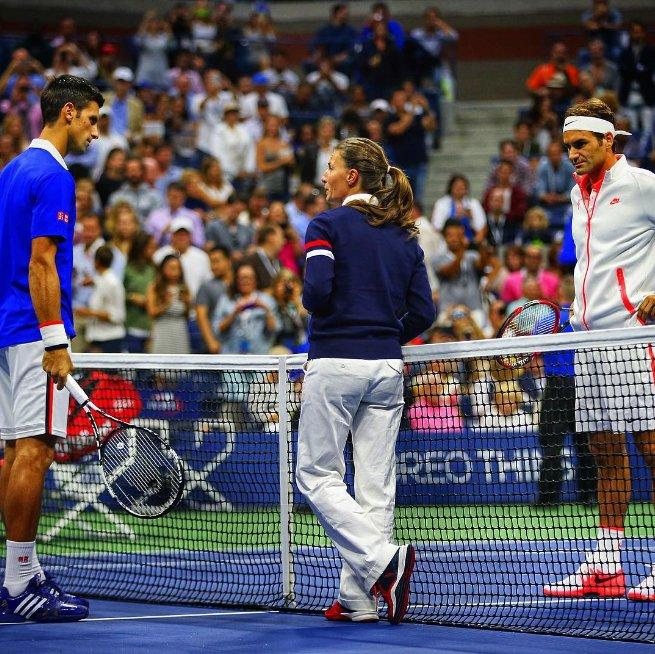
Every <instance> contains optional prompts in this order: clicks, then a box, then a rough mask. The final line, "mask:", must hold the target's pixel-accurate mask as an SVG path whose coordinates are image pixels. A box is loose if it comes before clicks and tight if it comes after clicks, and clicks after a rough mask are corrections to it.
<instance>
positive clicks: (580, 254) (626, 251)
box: [571, 155, 655, 331]
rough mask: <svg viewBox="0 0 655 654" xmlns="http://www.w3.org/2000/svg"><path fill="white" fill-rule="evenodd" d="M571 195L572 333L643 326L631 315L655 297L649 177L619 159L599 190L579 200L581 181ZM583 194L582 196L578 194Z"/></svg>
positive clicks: (654, 178)
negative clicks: (573, 244)
mask: <svg viewBox="0 0 655 654" xmlns="http://www.w3.org/2000/svg"><path fill="white" fill-rule="evenodd" d="M576 181H577V184H576V186H574V187H573V189H572V191H571V203H572V205H573V239H574V241H575V251H576V255H577V259H578V262H577V264H576V266H575V275H574V277H575V303H574V317H573V318H572V320H571V324H572V326H573V328H574V329H575V330H576V331H577V330H590V329H616V328H620V327H634V326H637V325H639V324H643V323H642V321H640V320H639V319H638V318H637V315H636V310H637V307H638V306H639V304H640V303H641V301H642V300H643V299H644V298H645V297H646V296H647V295H651V294H653V293H655V175H654V174H653V173H651V172H649V171H647V170H644V169H642V168H634V167H632V166H630V165H628V162H627V161H626V159H625V157H624V156H623V155H621V156H619V157H617V162H616V163H615V164H614V165H613V166H612V167H611V168H610V169H609V170H608V171H607V172H606V173H605V177H604V178H603V180H602V183H601V184H600V187H599V188H597V189H596V188H594V189H592V191H591V193H590V196H589V198H588V200H589V201H588V203H586V202H585V200H584V198H583V189H584V188H585V183H586V178H585V177H577V176H576ZM584 193H585V195H586V191H585V192H584Z"/></svg>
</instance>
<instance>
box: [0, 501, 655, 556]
mask: <svg viewBox="0 0 655 654" xmlns="http://www.w3.org/2000/svg"><path fill="white" fill-rule="evenodd" d="M60 515H61V514H60V513H46V514H44V515H43V517H42V519H41V527H40V532H41V533H44V532H45V531H46V530H47V529H48V528H49V527H51V526H52V525H53V524H55V522H56V521H57V520H58V519H59V517H60ZM119 515H120V519H121V520H122V522H123V523H124V524H126V525H129V527H131V529H132V530H133V532H134V534H135V538H134V539H133V540H128V539H126V538H119V537H117V534H116V531H115V527H114V526H113V525H112V524H111V523H110V522H109V521H108V520H107V518H106V517H105V516H104V515H102V514H100V513H95V512H91V511H87V512H84V513H82V514H80V516H79V517H78V518H77V519H75V520H74V521H72V522H71V523H70V524H69V525H68V526H67V527H65V528H64V529H63V530H62V531H61V533H60V534H59V535H58V536H57V538H56V539H54V540H53V541H52V542H49V543H40V545H39V552H40V553H42V554H59V553H64V552H71V551H75V550H79V551H84V550H87V551H88V549H90V548H92V549H93V551H94V552H98V553H100V552H141V551H153V550H157V549H161V550H207V549H210V550H241V549H251V548H266V547H275V546H278V545H279V544H280V514H279V512H278V511H277V510H269V509H261V510H250V511H232V512H220V511H211V510H202V511H201V510H190V509H189V510H178V511H175V512H173V513H170V514H168V515H166V516H164V517H162V518H158V519H156V520H140V519H138V518H135V517H133V516H130V515H125V514H119ZM597 525H598V513H597V510H596V508H595V507H587V506H583V505H579V504H562V505H559V506H556V507H548V508H541V507H535V506H531V505H527V504H480V505H444V506H429V507H428V506H406V507H399V508H397V509H396V538H397V539H398V540H399V541H402V542H408V541H411V542H415V543H422V542H425V543H429V542H440V541H455V542H456V541H486V540H488V541H499V540H503V541H512V540H522V541H530V540H535V541H537V540H538V541H544V540H580V539H582V540H586V539H592V538H595V535H596V527H597ZM654 533H655V506H653V505H652V504H646V503H643V504H633V505H631V507H630V510H629V512H628V516H627V521H626V536H627V537H629V538H639V537H651V536H652V535H653V534H654ZM291 542H292V544H294V545H298V546H302V545H306V544H307V543H311V544H312V545H313V546H318V547H320V546H323V545H327V539H326V537H325V535H324V533H323V530H322V529H321V527H320V526H319V525H318V523H317V521H316V519H315V517H314V516H313V515H312V514H311V513H309V512H307V511H295V512H294V513H293V514H292V524H291ZM0 554H4V542H2V541H0Z"/></svg>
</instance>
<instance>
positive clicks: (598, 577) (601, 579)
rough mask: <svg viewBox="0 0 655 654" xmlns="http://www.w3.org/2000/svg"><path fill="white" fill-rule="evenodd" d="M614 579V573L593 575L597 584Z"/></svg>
mask: <svg viewBox="0 0 655 654" xmlns="http://www.w3.org/2000/svg"><path fill="white" fill-rule="evenodd" d="M614 579H616V575H599V574H597V575H595V576H594V582H595V583H597V584H599V585H602V584H606V583H607V582H609V581H613V580H614Z"/></svg>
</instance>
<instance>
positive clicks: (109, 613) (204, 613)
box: [0, 600, 653, 654]
mask: <svg viewBox="0 0 655 654" xmlns="http://www.w3.org/2000/svg"><path fill="white" fill-rule="evenodd" d="M91 609H92V613H91V616H90V617H89V618H88V619H87V620H84V621H82V622H79V623H74V624H57V625H43V624H29V623H24V624H19V625H0V649H1V650H2V652H3V653H6V654H14V653H16V654H18V653H20V654H25V652H29V651H30V650H31V649H33V651H35V652H38V653H39V654H49V653H51V652H52V653H54V652H57V653H60V652H73V653H75V654H83V653H85V652H92V653H93V654H120V653H123V652H127V653H129V652H139V654H147V653H149V652H153V653H155V652H156V653H157V654H161V653H162V652H178V653H180V654H185V653H187V652H221V653H222V654H223V653H231V652H256V653H259V652H266V653H269V652H270V653H273V654H276V653H280V654H282V653H284V654H288V653H289V652H297V653H298V654H310V653H312V654H313V653H319V652H321V653H322V652H338V653H339V654H351V653H363V652H366V653H367V654H370V653H371V652H382V653H388V652H398V653H401V652H407V653H409V654H411V653H414V652H432V653H433V654H455V653H457V654H469V653H470V654H501V653H502V654H506V653H507V652H508V651H511V652H512V654H528V653H529V654H533V653H534V652H544V653H546V652H553V653H561V654H565V653H566V654H570V652H575V653H576V654H586V653H589V654H610V653H612V654H638V653H644V654H645V653H646V652H652V651H653V649H652V646H650V645H644V644H639V643H619V642H611V641H603V640H592V639H582V638H567V637H561V636H539V635H534V634H520V633H509V632H498V631H489V630H482V629H480V630H477V629H464V628H458V627H440V626H436V625H422V624H403V625H400V626H399V627H392V626H391V625H389V624H388V623H386V622H380V623H379V624H343V623H329V622H327V621H326V620H325V619H324V618H322V617H321V616H316V615H299V614H291V613H277V612H275V611H241V610H230V609H198V608H193V607H180V606H172V605H155V606H153V605H147V604H134V603H126V602H110V601H104V600H95V601H94V602H93V603H92V606H91Z"/></svg>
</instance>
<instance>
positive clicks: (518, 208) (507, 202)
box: [482, 161, 528, 223]
mask: <svg viewBox="0 0 655 654" xmlns="http://www.w3.org/2000/svg"><path fill="white" fill-rule="evenodd" d="M513 174H514V165H513V164H512V162H511V161H500V162H499V164H498V165H497V166H496V170H495V181H496V184H495V186H490V187H489V188H488V189H487V192H486V193H485V194H484V199H483V200H482V206H483V208H484V210H485V211H486V212H487V213H488V212H489V210H490V206H489V200H490V198H491V194H492V192H493V191H494V190H495V189H500V190H501V191H502V192H503V200H504V202H503V213H504V214H505V216H506V217H507V220H509V221H511V222H518V223H521V222H522V221H523V216H524V214H525V212H526V210H527V208H528V203H527V199H526V195H525V192H524V191H523V189H522V188H521V187H520V186H518V185H517V184H513V183H512V176H513Z"/></svg>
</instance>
